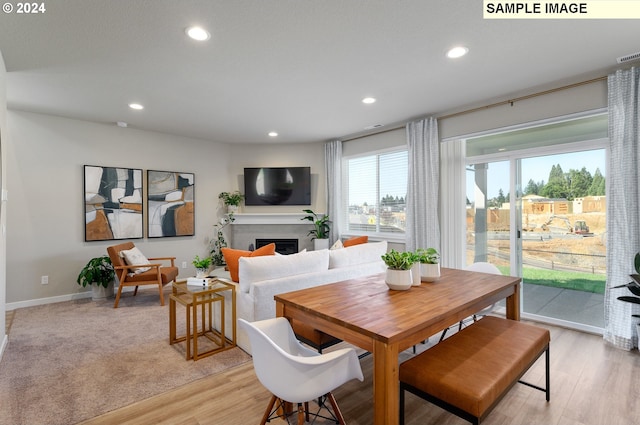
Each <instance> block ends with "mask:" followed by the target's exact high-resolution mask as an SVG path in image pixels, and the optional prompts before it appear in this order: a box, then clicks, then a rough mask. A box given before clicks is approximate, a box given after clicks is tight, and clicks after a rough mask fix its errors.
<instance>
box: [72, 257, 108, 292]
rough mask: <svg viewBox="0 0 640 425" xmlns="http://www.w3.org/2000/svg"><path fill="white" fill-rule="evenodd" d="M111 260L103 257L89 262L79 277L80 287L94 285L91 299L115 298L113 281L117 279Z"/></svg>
mask: <svg viewBox="0 0 640 425" xmlns="http://www.w3.org/2000/svg"><path fill="white" fill-rule="evenodd" d="M115 276H116V274H115V272H114V271H113V264H111V259H110V258H109V257H108V256H106V255H103V256H102V257H96V258H92V259H91V260H89V262H88V263H87V264H86V265H85V266H84V267H83V268H82V270H81V271H80V274H79V275H78V279H77V280H76V281H77V282H78V285H82V287H85V288H86V286H87V285H92V294H91V298H92V299H93V300H100V299H104V298H108V297H111V296H113V280H114V279H115Z"/></svg>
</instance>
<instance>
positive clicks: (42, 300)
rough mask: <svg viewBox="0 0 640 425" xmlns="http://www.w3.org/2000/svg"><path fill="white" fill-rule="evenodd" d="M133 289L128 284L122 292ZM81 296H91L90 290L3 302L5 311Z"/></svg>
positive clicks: (75, 298)
mask: <svg viewBox="0 0 640 425" xmlns="http://www.w3.org/2000/svg"><path fill="white" fill-rule="evenodd" d="M115 290H116V291H117V290H118V287H117V286H116V288H115ZM133 290H134V287H133V286H129V287H124V288H123V289H122V292H129V291H133ZM83 298H91V291H86V292H78V293H77V294H68V295H58V296H56V297H49V298H38V299H35V300H26V301H18V302H15V303H7V304H5V306H6V310H7V311H11V310H17V309H19V308H24V307H34V306H37V305H44V304H53V303H60V302H63V301H72V300H81V299H83Z"/></svg>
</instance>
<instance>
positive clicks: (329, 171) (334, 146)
mask: <svg viewBox="0 0 640 425" xmlns="http://www.w3.org/2000/svg"><path fill="white" fill-rule="evenodd" d="M324 168H325V175H326V176H327V181H326V188H327V189H326V193H327V214H328V215H329V220H330V221H331V232H329V243H330V244H333V243H334V242H335V241H336V240H338V238H339V237H340V229H341V227H342V226H341V223H342V212H341V211H340V203H341V200H342V141H340V140H333V141H331V142H327V143H325V145H324Z"/></svg>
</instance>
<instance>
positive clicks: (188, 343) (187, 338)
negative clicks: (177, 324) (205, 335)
mask: <svg viewBox="0 0 640 425" xmlns="http://www.w3.org/2000/svg"><path fill="white" fill-rule="evenodd" d="M184 311H185V318H186V322H187V335H186V336H185V338H184V342H185V345H186V346H187V350H186V351H187V355H186V357H187V360H189V359H190V358H191V315H190V314H189V313H190V311H189V305H188V304H187V305H185V306H184Z"/></svg>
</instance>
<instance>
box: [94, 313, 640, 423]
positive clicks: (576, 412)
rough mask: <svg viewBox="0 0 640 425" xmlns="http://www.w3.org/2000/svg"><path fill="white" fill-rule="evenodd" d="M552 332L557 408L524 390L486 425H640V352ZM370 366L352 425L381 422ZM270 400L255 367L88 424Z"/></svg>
mask: <svg viewBox="0 0 640 425" xmlns="http://www.w3.org/2000/svg"><path fill="white" fill-rule="evenodd" d="M540 326H543V325H540ZM545 327H547V328H549V329H550V330H551V349H550V353H551V402H549V403H547V402H545V399H544V393H542V392H540V391H537V390H534V389H532V388H529V387H526V386H524V385H520V384H517V385H516V386H515V387H514V388H512V389H511V391H510V392H509V393H508V394H507V395H506V396H505V398H504V399H503V400H502V401H501V402H500V404H499V405H498V406H497V407H496V408H495V409H494V410H493V412H492V413H491V414H490V415H489V416H488V417H487V418H486V419H485V421H484V422H483V425H506V424H509V425H516V424H523V425H524V424H528V425H530V424H540V425H542V424H544V425H556V424H557V425H603V424H607V425H637V424H640V403H639V402H638V398H639V396H640V354H639V352H638V351H637V350H636V351H632V352H626V351H622V350H618V349H616V348H613V347H611V346H609V345H607V344H605V343H604V342H603V340H602V337H601V336H597V335H590V334H585V333H581V332H576V331H571V330H566V329H562V328H556V327H552V326H545ZM405 355H406V356H408V355H409V354H405ZM543 359H544V356H543ZM543 359H541V360H539V361H538V362H537V363H536V364H535V365H534V366H533V367H532V369H531V370H530V371H529V372H528V373H527V375H525V377H524V379H525V380H528V381H530V382H534V383H537V384H539V385H543V384H544V360H543ZM362 368H363V372H364V374H365V380H364V382H362V383H360V382H358V381H352V382H349V383H347V384H345V385H344V386H342V387H340V388H339V389H337V390H336V391H335V395H336V398H337V400H338V404H339V405H340V407H341V409H342V412H343V414H344V416H345V419H346V421H347V423H348V424H349V425H370V424H372V422H373V415H372V401H371V400H372V381H371V370H372V369H371V356H368V357H366V358H365V359H363V360H362ZM165 373H171V371H166V372H165ZM269 397H270V394H269V393H268V392H267V391H266V390H265V389H264V388H263V387H262V385H261V384H260V382H259V381H258V380H257V378H256V376H255V374H254V371H253V365H252V363H247V364H244V365H241V366H238V367H236V368H233V369H231V370H229V371H227V372H225V373H221V374H218V375H215V376H211V377H208V378H204V379H202V380H200V381H197V382H194V383H192V384H188V385H185V386H184V387H181V388H178V389H176V390H173V391H170V392H168V393H165V394H161V395H158V396H156V397H153V398H150V399H148V400H144V401H139V402H136V403H134V404H132V405H130V406H127V407H124V408H122V409H119V410H116V411H113V412H110V413H107V414H105V415H102V416H100V417H97V418H94V419H91V420H89V421H86V422H84V423H83V425H111V424H129V425H143V424H172V425H210V424H211V425H213V424H215V425H252V424H258V423H259V422H260V419H261V417H262V413H263V410H264V408H265V407H266V404H267V402H268V400H269ZM406 419H407V425H424V424H438V425H440V424H443V425H457V424H465V423H467V422H465V421H463V420H462V419H460V418H457V417H455V416H453V415H451V414H449V413H447V412H445V411H443V410H441V409H440V408H438V407H435V406H433V405H430V404H429V403H427V402H425V401H422V400H420V399H418V398H416V397H414V396H412V395H410V394H409V395H408V396H407V417H406ZM272 423H274V424H278V423H285V422H284V421H274V422H272ZM316 423H318V424H319V423H322V424H324V423H328V422H319V421H318V422H316Z"/></svg>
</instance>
